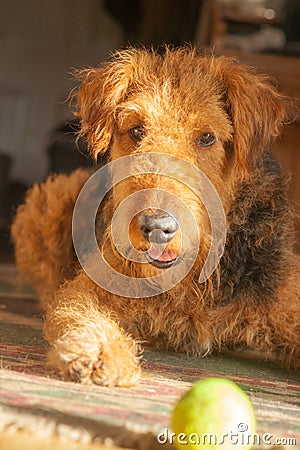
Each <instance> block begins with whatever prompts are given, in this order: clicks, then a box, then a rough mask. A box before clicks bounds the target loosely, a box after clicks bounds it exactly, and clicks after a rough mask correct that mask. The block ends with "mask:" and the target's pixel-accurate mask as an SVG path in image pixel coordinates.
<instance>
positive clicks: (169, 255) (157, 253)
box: [148, 247, 176, 262]
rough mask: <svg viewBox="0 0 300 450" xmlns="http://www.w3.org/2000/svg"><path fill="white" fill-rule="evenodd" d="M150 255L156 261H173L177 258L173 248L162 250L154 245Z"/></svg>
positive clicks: (149, 252) (149, 251)
mask: <svg viewBox="0 0 300 450" xmlns="http://www.w3.org/2000/svg"><path fill="white" fill-rule="evenodd" d="M148 255H149V256H150V258H152V259H154V260H155V261H163V262H168V261H173V260H174V259H176V253H175V252H174V251H172V250H161V249H159V248H155V247H152V248H150V249H149V250H148Z"/></svg>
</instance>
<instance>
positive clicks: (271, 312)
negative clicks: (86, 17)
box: [12, 48, 300, 386]
mask: <svg viewBox="0 0 300 450" xmlns="http://www.w3.org/2000/svg"><path fill="white" fill-rule="evenodd" d="M76 76H77V78H78V79H79V80H80V83H79V84H80V85H79V87H78V89H77V90H75V91H74V92H73V93H72V98H73V99H75V101H76V108H77V109H76V111H77V113H76V114H77V115H78V116H79V118H80V120H81V131H80V135H81V136H82V137H85V138H86V139H87V142H88V145H89V148H90V151H91V153H92V155H93V156H94V158H95V159H97V156H98V155H103V154H104V153H105V152H108V160H109V161H110V163H111V164H112V165H111V169H110V177H111V179H112V180H113V182H112V188H111V189H110V190H109V192H107V193H106V195H105V198H104V200H103V202H101V204H100V208H99V211H98V213H97V217H96V222H95V223H96V225H95V228H96V235H97V239H98V247H97V248H98V249H99V254H101V255H102V256H103V258H104V260H105V261H106V263H107V264H108V266H109V267H111V270H112V272H109V271H108V272H105V271H103V273H102V272H101V271H100V273H98V275H99V279H100V282H99V283H97V282H95V281H94V279H93V277H90V276H89V274H88V273H86V270H83V269H82V267H81V265H80V264H79V263H78V260H77V257H76V253H75V250H74V245H73V240H72V213H73V209H74V205H75V203H76V199H77V197H78V195H79V192H80V191H81V189H82V187H83V186H84V185H86V182H87V180H89V179H90V178H89V177H90V175H91V174H90V173H88V172H86V171H84V170H77V171H76V172H74V173H73V174H71V175H69V176H67V175H58V176H56V177H54V176H53V177H50V178H49V179H48V180H46V182H45V183H43V184H40V185H35V186H33V187H32V189H31V190H30V191H29V193H28V195H27V198H26V202H25V204H24V205H22V206H20V207H19V209H18V211H17V215H16V218H15V221H14V224H13V227H12V236H13V240H14V243H15V248H16V262H17V265H18V268H19V270H20V273H21V274H22V275H24V276H25V277H26V278H27V279H29V280H30V281H31V282H32V284H33V285H34V286H35V288H36V289H37V291H38V293H39V295H40V297H41V300H42V306H43V308H44V310H45V337H46V339H47V340H48V341H49V343H50V344H51V350H50V353H49V359H50V362H51V363H52V365H53V366H54V367H55V368H56V369H58V370H59V371H60V372H61V374H62V375H63V377H64V378H65V379H70V380H74V381H80V382H84V383H95V384H99V385H108V386H113V385H117V386H129V385H132V384H134V383H135V382H136V381H137V380H138V378H139V376H140V374H141V369H140V355H141V350H140V344H141V343H143V342H146V343H150V344H152V345H154V346H155V347H156V348H159V349H167V350H172V351H179V352H184V353H187V354H189V355H194V356H195V355H197V356H201V355H204V354H207V353H210V352H212V351H220V350H222V349H228V348H236V347H238V346H246V347H249V348H252V349H257V350H259V351H261V350H263V351H264V352H266V353H267V354H270V355H271V354H272V355H274V356H275V358H277V360H278V361H279V362H280V363H281V364H283V365H284V366H286V367H292V368H294V369H299V368H300V281H299V280H300V262H299V258H298V257H297V256H296V255H295V254H294V252H293V245H294V233H293V225H292V213H291V210H290V206H289V201H288V196H287V189H288V183H287V180H286V177H285V176H283V175H282V173H281V170H280V167H279V165H278V163H277V162H276V161H275V160H274V158H273V156H272V155H271V153H270V152H269V145H270V143H271V142H272V140H273V139H274V138H276V137H277V136H278V135H279V134H280V131H281V127H282V125H283V123H284V122H285V120H286V113H285V99H284V98H283V97H282V96H281V95H280V94H279V93H278V92H277V90H276V88H275V87H274V86H273V84H272V81H271V80H270V79H269V78H268V77H267V76H264V75H262V74H258V73H257V72H256V71H255V70H254V69H252V68H249V67H245V66H243V65H240V64H238V63H237V62H236V61H235V60H233V59H230V58H227V57H224V56H220V57H214V56H211V55H198V54H197V52H196V51H195V50H194V49H192V48H179V49H170V48H166V49H165V51H164V53H163V54H160V53H157V52H155V51H154V50H147V49H134V48H130V49H127V50H124V51H120V52H116V53H115V54H114V55H113V57H112V58H111V60H110V61H108V62H105V63H104V64H102V65H100V66H99V67H98V68H89V69H85V70H82V71H78V72H77V74H76ZM131 155H134V156H136V157H137V158H140V159H133V160H130V161H131V162H130V161H129V164H128V163H126V164H125V163H124V166H123V165H122V164H121V165H120V164H119V165H118V161H123V160H124V161H125V160H126V161H127V160H128V158H127V159H126V158H125V157H128V156H131ZM153 155H156V156H157V155H158V159H157V160H153V159H151V158H152V156H153ZM122 157H123V159H120V158H122ZM142 161H144V162H145V164H146V168H147V167H148V170H146V169H145V170H144V169H143V170H142V171H141V172H140V173H139V172H138V171H136V168H137V167H138V166H139V162H142ZM149 161H150V162H149ZM155 161H156V162H155ZM160 161H161V167H158V166H159V165H160ZM147 164H148V166H147ZM186 165H187V166H186ZM151 167H152V168H151ZM189 167H190V168H192V167H193V168H196V169H197V170H198V171H199V173H201V174H204V175H203V176H204V177H205V179H206V180H209V181H208V185H207V186H213V188H214V189H215V192H216V193H217V196H218V199H219V200H220V204H221V205H222V211H223V213H224V218H225V221H224V223H225V230H224V233H223V235H224V236H226V242H225V241H224V242H225V244H224V248H223V249H222V255H221V256H220V261H219V263H218V264H217V267H215V268H213V269H214V270H212V273H209V277H207V278H205V277H204V279H203V280H199V274H200V273H201V270H202V268H203V266H204V264H205V261H206V260H207V258H208V255H209V252H210V248H211V246H212V244H213V242H212V241H213V237H212V236H213V232H212V229H213V228H214V226H215V225H217V226H218V225H219V224H218V223H214V222H218V221H217V220H215V221H214V220H211V216H210V214H209V208H210V206H209V205H206V194H207V191H206V188H205V186H204V185H203V183H202V181H203V179H204V178H201V177H200V178H199V180H198V184H199V186H200V185H201V186H200V187H199V190H200V191H201V192H200V193H201V195H199V193H198V192H196V190H195V189H194V186H195V185H196V186H197V179H195V178H197V177H195V176H194V175H193V174H192V172H193V171H192V170H191V172H189ZM96 173H97V172H96ZM176 174H177V175H178V177H176ZM189 178H191V185H190V184H189V182H188V180H189ZM100 181H101V180H100ZM96 184H97V183H96ZM203 186H204V187H203ZM93 189H94V190H95V186H94V187H93V186H92V190H93ZM136 193H139V194H140V195H139V196H138V197H134V195H135V194H136ZM132 196H133V197H132ZM130 198H132V201H131V203H130V202H129V203H130V204H129V203H128V199H130ZM135 198H137V202H135ZM126 202H127V203H126ZM82 204H83V205H84V201H83V202H82ZM122 205H123V206H125V207H123V215H122V214H121V221H120V220H119V224H117V225H116V227H115V234H114V233H113V232H112V221H113V218H114V215H115V212H116V210H118V209H120V208H121V206H122ZM126 205H127V206H128V205H129V206H128V207H126ZM212 209H213V208H212ZM124 210H125V212H124ZM87 211H88V209H87ZM127 213H128V214H127ZM85 215H86V216H87V215H88V213H87V214H83V215H82V217H81V220H82V224H79V229H81V230H82V236H84V233H85V231H86V230H85V221H86V220H87V217H84V216H85ZM220 218H221V219H222V214H221V215H220ZM221 219H220V220H221ZM79 221H80V216H79ZM122 221H124V222H122ZM126 221H127V222H126ZM193 221H194V222H193ZM192 222H193V226H192ZM221 222H222V220H221ZM195 224H196V228H197V233H198V234H197V233H196V232H195V230H194V229H195ZM80 227H81V228H80ZM122 227H123V229H122ZM125 234H126V236H127V238H126V242H128V249H127V250H128V252H129V253H128V254H130V251H129V250H130V249H129V247H130V248H131V249H134V250H135V252H136V254H137V255H139V256H140V257H141V260H135V259H134V258H133V257H129V256H128V257H127V256H126V255H127V254H126V251H127V250H126V248H125V247H126V246H124V248H123V249H121V250H120V248H119V247H118V246H119V245H121V244H122V241H123V238H124V236H125ZM197 236H198V237H197ZM124 239H125V238H124ZM83 240H84V239H83ZM183 241H184V242H185V243H184V245H183ZM126 245H127V244H126ZM183 248H184V251H183V250H182V249H183ZM195 248H196V256H195V258H194V260H193V264H192V266H191V267H190V269H189V271H188V273H182V276H180V275H181V272H180V270H181V269H180V267H181V266H182V265H183V266H184V260H185V257H186V258H188V255H189V252H190V251H191V252H195ZM87 253H88V250H87ZM143 258H144V259H143ZM95 266H96V267H94V271H95V272H97V263H95ZM184 267H185V266H184ZM101 270H102V269H101ZM176 270H177V272H176V273H177V275H176V276H179V278H176V277H175V278H176V280H178V279H180V281H179V282H175V283H173V281H172V277H173V274H174V273H175V271H176ZM113 271H116V272H117V273H118V274H122V276H124V279H125V280H129V281H128V286H131V284H130V280H131V279H132V280H143V282H145V283H147V282H148V283H149V286H150V287H151V286H154V287H155V289H156V290H155V289H154V291H153V292H154V294H153V295H150V296H149V295H148V294H147V295H146V294H145V296H144V297H143V295H141V294H140V293H139V294H138V295H136V296H135V295H131V296H130V295H126V294H124V286H126V283H127V281H126V282H125V284H124V285H123V286H121V287H122V290H121V291H120V292H121V294H120V293H119V294H118V286H116V285H117V284H118V282H115V283H114V276H113V275H111V274H112V273H116V272H113ZM178 274H179V275H178ZM101 276H102V278H103V280H104V278H105V277H106V279H105V280H104V281H105V282H107V280H108V279H109V283H111V286H112V288H111V289H109V288H106V287H103V285H102V283H101ZM117 280H118V278H117ZM153 280H154V281H153ZM172 283H173V284H172Z"/></svg>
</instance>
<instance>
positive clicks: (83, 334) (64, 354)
mask: <svg viewBox="0 0 300 450" xmlns="http://www.w3.org/2000/svg"><path fill="white" fill-rule="evenodd" d="M97 289H98V291H97ZM101 295H102V298H103V299H105V297H104V295H105V292H104V291H103V292H102V291H100V297H101ZM44 304H46V302H45V301H44ZM45 337H46V339H47V340H48V341H49V343H50V344H51V346H52V349H51V351H50V353H49V360H50V364H51V365H52V366H54V367H55V368H56V369H58V370H59V371H60V372H61V374H62V375H63V377H64V378H65V379H67V380H73V381H78V382H82V383H95V384H99V385H105V386H130V385H133V384H135V382H136V381H137V380H138V378H139V376H140V365H139V346H138V344H137V343H136V342H135V341H134V340H133V339H132V338H131V337H129V336H127V335H126V334H125V332H124V331H123V330H122V329H121V328H120V326H119V325H118V323H117V321H115V320H114V318H113V313H111V312H110V311H109V304H108V302H107V304H106V305H104V304H103V305H102V304H101V298H100V300H99V288H96V287H95V285H94V284H93V283H92V282H91V281H90V280H89V279H88V277H87V276H86V275H85V274H84V273H81V274H79V275H78V276H77V277H76V278H75V279H74V280H72V281H70V282H68V283H66V284H65V285H64V286H63V287H62V288H61V289H59V290H58V291H57V292H56V294H55V295H54V297H53V298H52V299H50V300H49V301H48V305H47V306H46V320H45Z"/></svg>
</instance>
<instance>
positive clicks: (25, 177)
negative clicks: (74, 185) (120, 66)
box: [0, 0, 123, 183]
mask: <svg viewBox="0 0 300 450" xmlns="http://www.w3.org/2000/svg"><path fill="white" fill-rule="evenodd" d="M122 40H123V36H122V32H121V30H120V28H119V26H118V25H117V24H116V23H115V22H114V20H113V19H112V18H111V17H110V16H108V14H107V13H106V12H105V11H104V10H103V8H102V7H101V2H100V1H99V0H86V1H82V0H52V1H48V0H26V1H23V0H11V1H8V2H2V4H1V23H0V61H1V71H0V152H4V153H7V154H9V155H10V156H12V157H13V159H14V163H13V168H12V177H13V179H19V180H21V181H25V182H26V183H32V182H33V181H37V180H41V179H43V177H44V176H45V174H46V170H47V165H48V160H47V155H46V147H47V141H48V139H49V133H50V132H51V130H52V129H53V128H54V127H55V126H56V125H57V124H58V123H60V122H61V121H62V120H65V119H67V118H68V117H69V109H68V105H67V104H62V102H63V100H64V99H66V97H67V95H68V92H69V90H70V89H71V87H72V82H71V80H70V76H69V75H68V72H69V71H70V68H72V67H84V66H87V65H95V64H98V63H99V62H100V61H101V60H103V59H104V58H106V57H107V56H108V53H109V51H110V50H113V49H115V48H117V47H119V46H120V45H121V43H122Z"/></svg>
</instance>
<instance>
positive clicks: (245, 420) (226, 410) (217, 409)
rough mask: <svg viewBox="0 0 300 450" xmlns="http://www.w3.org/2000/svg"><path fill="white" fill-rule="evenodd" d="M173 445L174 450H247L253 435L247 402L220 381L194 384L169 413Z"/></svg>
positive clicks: (252, 417)
mask: <svg viewBox="0 0 300 450" xmlns="http://www.w3.org/2000/svg"><path fill="white" fill-rule="evenodd" d="M172 428H173V432H174V433H175V435H173V437H174V441H173V442H174V444H175V447H176V448H177V449H178V450H183V449H185V450H211V449H220V450H221V449H223V450H225V449H226V450H229V449H232V450H242V449H243V450H249V449H250V448H251V447H252V444H253V439H254V436H253V435H254V434H255V432H256V421H255V415H254V410H253V407H252V404H251V402H250V399H249V398H248V396H247V395H246V394H245V392H244V391H243V390H242V389H241V388H239V386H237V385H236V384H235V383H233V382H232V381H230V380H226V379H224V378H213V377H212V378H204V379H203V380H200V381H197V382H196V383H195V384H194V385H193V386H192V388H191V389H190V390H189V391H187V392H186V393H185V394H184V395H183V396H182V397H181V398H180V399H179V401H178V403H177V405H176V406H175V409H174V411H173V417H172Z"/></svg>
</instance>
